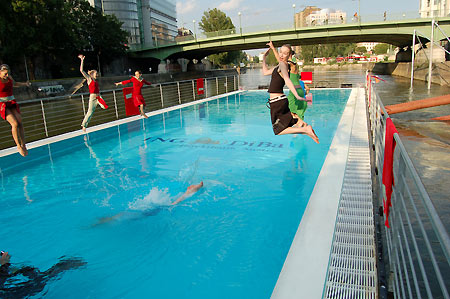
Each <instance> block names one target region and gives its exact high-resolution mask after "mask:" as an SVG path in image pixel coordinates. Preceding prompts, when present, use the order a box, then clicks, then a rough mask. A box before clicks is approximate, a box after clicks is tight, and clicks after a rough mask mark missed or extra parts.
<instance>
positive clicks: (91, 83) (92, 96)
mask: <svg viewBox="0 0 450 299" xmlns="http://www.w3.org/2000/svg"><path fill="white" fill-rule="evenodd" d="M78 58H80V59H81V64H80V72H81V74H82V75H83V77H84V78H85V79H86V81H87V84H88V87H89V108H88V111H87V112H86V115H85V116H84V119H83V122H82V123H81V128H82V129H83V132H86V128H87V126H88V125H89V122H90V120H91V117H92V115H93V114H94V111H95V108H97V104H99V105H100V107H102V108H103V109H106V108H108V106H107V105H106V103H105V101H104V100H103V99H102V98H101V97H100V90H99V87H98V82H97V78H98V72H97V71H96V70H90V71H88V72H87V73H86V72H85V71H84V70H83V67H84V58H85V57H84V55H81V54H80V55H78Z"/></svg>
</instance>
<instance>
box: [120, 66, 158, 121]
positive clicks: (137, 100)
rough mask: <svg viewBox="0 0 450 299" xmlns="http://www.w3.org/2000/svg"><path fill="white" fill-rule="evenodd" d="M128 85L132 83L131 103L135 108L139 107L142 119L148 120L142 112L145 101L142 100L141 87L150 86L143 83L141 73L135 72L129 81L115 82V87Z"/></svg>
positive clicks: (145, 82) (148, 83)
mask: <svg viewBox="0 0 450 299" xmlns="http://www.w3.org/2000/svg"><path fill="white" fill-rule="evenodd" d="M129 83H133V102H134V105H135V106H136V107H139V109H140V111H141V116H142V117H145V118H148V116H147V115H145V112H144V106H145V100H144V97H143V96H142V92H141V89H142V86H144V84H147V85H151V83H150V82H147V81H145V79H144V78H142V72H141V71H136V72H134V76H133V77H131V79H130V80H125V81H122V82H117V83H116V86H119V85H126V84H129Z"/></svg>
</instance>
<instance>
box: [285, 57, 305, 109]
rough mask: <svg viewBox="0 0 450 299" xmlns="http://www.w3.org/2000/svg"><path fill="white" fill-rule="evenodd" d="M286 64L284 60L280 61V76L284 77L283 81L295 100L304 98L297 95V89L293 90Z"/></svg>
mask: <svg viewBox="0 0 450 299" xmlns="http://www.w3.org/2000/svg"><path fill="white" fill-rule="evenodd" d="M287 68H288V64H287V63H286V62H280V70H281V76H282V77H283V79H284V83H286V85H287V87H288V88H289V90H290V91H291V92H292V93H293V94H294V96H295V97H296V98H297V100H303V101H304V100H305V99H304V98H302V97H301V96H299V95H298V93H297V90H295V87H294V84H293V83H292V81H291V79H290V78H289V74H288V71H287Z"/></svg>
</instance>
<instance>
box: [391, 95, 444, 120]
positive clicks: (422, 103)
mask: <svg viewBox="0 0 450 299" xmlns="http://www.w3.org/2000/svg"><path fill="white" fill-rule="evenodd" d="M447 104H450V94H447V95H444V96H439V97H434V98H428V99H423V100H416V101H412V102H407V103H401V104H395V105H389V106H386V111H387V113H388V114H389V115H391V114H395V113H400V112H406V111H411V110H417V109H423V108H429V107H435V106H441V105H447Z"/></svg>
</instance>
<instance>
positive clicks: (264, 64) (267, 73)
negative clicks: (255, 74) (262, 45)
mask: <svg viewBox="0 0 450 299" xmlns="http://www.w3.org/2000/svg"><path fill="white" fill-rule="evenodd" d="M269 51H270V49H267V51H266V52H265V53H264V56H263V63H262V67H263V68H262V73H263V75H264V76H268V75H271V74H272V72H273V69H274V68H271V69H269V68H268V67H267V64H266V56H267V55H268V54H269Z"/></svg>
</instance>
